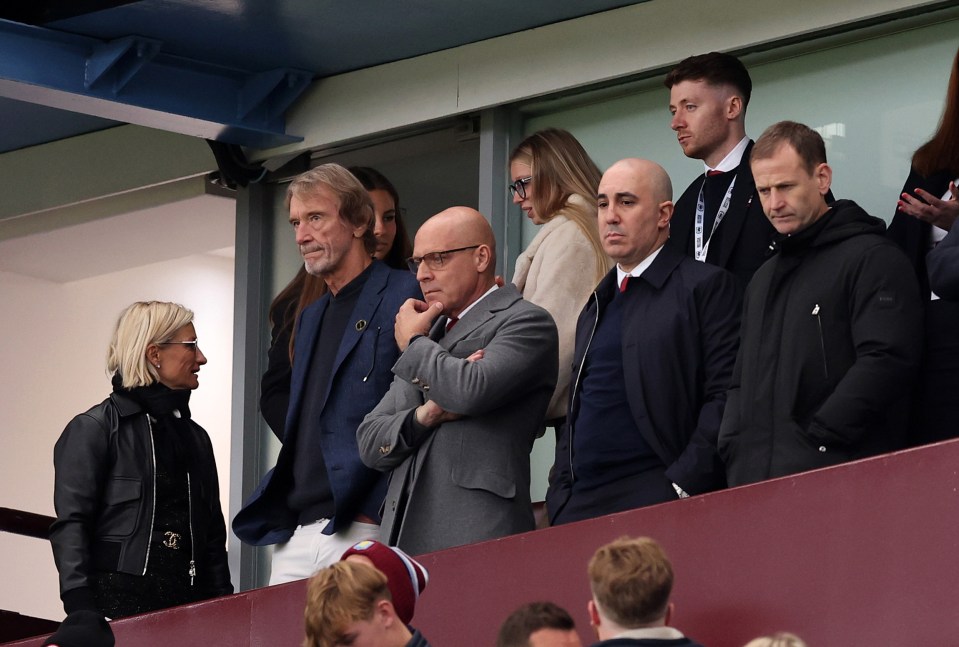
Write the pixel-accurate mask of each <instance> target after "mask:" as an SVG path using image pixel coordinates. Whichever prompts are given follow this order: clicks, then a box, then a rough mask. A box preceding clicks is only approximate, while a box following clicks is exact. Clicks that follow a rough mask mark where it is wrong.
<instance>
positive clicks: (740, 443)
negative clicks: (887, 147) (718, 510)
mask: <svg viewBox="0 0 959 647" xmlns="http://www.w3.org/2000/svg"><path fill="white" fill-rule="evenodd" d="M751 165H752V170H753V175H754V176H755V178H756V187H757V190H758V192H759V197H760V200H761V201H762V205H763V211H764V212H765V213H766V216H767V217H768V218H769V220H770V222H772V224H773V226H774V227H775V228H776V230H777V232H779V234H780V238H779V240H778V241H777V243H776V245H777V246H778V250H777V253H776V254H775V255H774V256H773V257H772V258H770V259H769V260H768V261H767V262H766V263H765V264H764V265H763V266H762V267H760V269H759V270H758V271H757V272H756V274H755V275H754V277H753V280H752V282H751V283H750V284H749V287H748V288H747V292H746V299H745V305H744V309H743V319H742V330H741V335H740V347H739V355H738V357H737V359H736V367H735V369H734V371H733V378H732V381H731V386H730V390H729V394H728V398H727V402H726V410H725V413H724V416H723V422H722V426H721V428H720V435H719V451H720V454H721V456H722V458H723V460H724V462H725V464H726V473H727V478H728V481H729V485H730V486H735V485H742V484H745V483H752V482H755V481H761V480H764V479H768V478H774V477H777V476H784V475H787V474H793V473H795V472H801V471H804V470H809V469H815V468H819V467H827V466H829V465H835V464H837V463H842V462H845V461H850V460H855V459H858V458H862V457H865V456H871V455H874V454H879V453H882V452H887V451H892V450H895V449H899V448H901V447H903V446H904V444H905V434H906V412H907V407H908V394H909V391H910V389H909V384H910V383H911V382H912V380H913V379H914V378H915V376H916V374H917V371H918V367H919V362H920V355H921V352H922V345H921V341H922V340H921V338H920V335H921V331H922V327H921V323H922V322H921V317H922V314H921V313H922V310H921V306H920V301H919V286H918V284H917V282H916V278H915V273H914V272H912V271H911V268H910V265H909V262H908V260H907V259H906V257H905V256H904V255H903V254H902V252H901V251H900V250H899V249H898V248H897V247H896V246H895V245H894V244H891V243H889V242H888V241H887V240H886V239H885V238H884V236H883V233H884V231H885V225H884V224H883V221H882V220H880V219H878V218H874V217H872V216H869V215H868V214H867V213H866V212H865V211H863V210H862V208H860V207H859V206H858V205H857V204H855V203H854V202H851V201H848V200H839V201H837V202H835V203H833V204H832V205H827V203H826V201H825V199H824V197H823V196H825V195H826V193H827V192H828V190H829V186H830V183H831V181H832V170H831V169H830V167H829V166H828V165H827V164H826V149H825V146H824V144H823V141H822V138H821V137H820V136H819V134H818V133H816V132H815V131H813V130H811V129H810V128H808V127H807V126H804V125H802V124H797V123H794V122H780V123H778V124H774V125H773V126H771V127H770V128H769V129H768V130H766V132H765V133H763V135H762V137H760V139H759V140H758V141H757V142H756V145H755V146H754V147H753V151H752V157H751Z"/></svg>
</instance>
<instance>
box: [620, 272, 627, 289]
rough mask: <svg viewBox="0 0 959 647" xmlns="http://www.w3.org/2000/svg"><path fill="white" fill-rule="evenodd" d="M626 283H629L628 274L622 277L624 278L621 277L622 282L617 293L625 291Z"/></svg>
mask: <svg viewBox="0 0 959 647" xmlns="http://www.w3.org/2000/svg"><path fill="white" fill-rule="evenodd" d="M627 283H629V274H627V275H626V276H624V277H623V282H622V283H620V284H619V291H620V292H625V291H626V284H627Z"/></svg>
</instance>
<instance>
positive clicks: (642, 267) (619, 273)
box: [616, 246, 662, 285]
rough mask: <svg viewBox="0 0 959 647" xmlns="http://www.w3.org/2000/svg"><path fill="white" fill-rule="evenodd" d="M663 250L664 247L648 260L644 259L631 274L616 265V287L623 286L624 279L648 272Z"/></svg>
mask: <svg viewBox="0 0 959 647" xmlns="http://www.w3.org/2000/svg"><path fill="white" fill-rule="evenodd" d="M661 249H662V246H660V247H659V248H658V249H657V250H656V251H655V252H653V253H652V254H650V255H649V256H647V257H646V258H644V259H643V260H642V262H641V263H640V264H639V265H637V266H636V267H634V268H633V269H631V270H630V271H629V272H627V271H626V270H624V269H623V268H622V267H620V266H619V263H616V285H622V284H623V279H624V278H626V277H627V276H640V275H641V274H642V273H643V272H645V271H646V268H648V267H649V266H650V265H652V264H653V261H654V260H656V257H657V256H659V252H660V250H661Z"/></svg>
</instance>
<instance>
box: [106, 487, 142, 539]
mask: <svg viewBox="0 0 959 647" xmlns="http://www.w3.org/2000/svg"><path fill="white" fill-rule="evenodd" d="M142 495H143V482H142V481H141V480H140V479H137V478H127V477H114V478H111V479H110V480H108V481H107V484H106V487H105V488H104V491H103V509H102V511H101V513H100V524H99V528H98V529H97V534H98V535H100V536H107V535H112V536H120V537H125V536H128V535H130V534H131V533H132V532H133V531H134V529H135V528H136V526H137V519H138V517H139V516H140V507H141V506H140V503H141V499H142Z"/></svg>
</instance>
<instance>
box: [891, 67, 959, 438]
mask: <svg viewBox="0 0 959 647" xmlns="http://www.w3.org/2000/svg"><path fill="white" fill-rule="evenodd" d="M957 185H959V51H957V52H956V56H955V57H954V58H953V61H952V73H951V75H950V76H949V86H948V89H947V90H946V106H945V109H944V110H943V114H942V119H941V120H940V122H939V128H938V129H937V130H936V133H935V134H934V135H933V136H932V138H931V139H930V140H929V141H927V142H926V143H925V144H923V145H922V146H920V147H919V148H918V149H917V150H916V152H915V153H914V154H913V156H912V168H911V170H910V172H909V177H908V179H907V180H906V184H905V185H904V186H903V188H902V193H901V194H900V197H899V201H898V203H897V209H896V215H895V216H894V217H893V219H892V223H890V225H889V229H888V231H887V233H886V235H887V236H888V237H889V238H890V239H892V240H893V241H895V242H896V243H897V244H898V245H899V246H900V247H902V249H903V251H905V252H906V256H908V257H909V260H910V261H911V262H912V264H913V266H914V267H915V268H916V274H917V276H918V278H919V285H920V286H921V288H922V291H923V294H922V296H923V302H924V303H925V310H926V312H925V315H926V316H925V330H923V331H919V330H917V331H916V334H917V335H922V336H923V339H924V352H923V367H922V372H921V376H920V379H919V382H918V384H917V385H916V390H915V391H914V400H913V407H912V416H911V418H912V419H911V420H910V425H909V426H910V444H911V445H922V444H925V443H931V442H937V441H940V440H946V439H948V438H954V437H956V436H959V425H957V423H956V421H957V420H959V399H957V398H956V397H955V396H954V394H955V393H956V391H957V390H959V336H957V335H956V331H957V330H959V302H957V301H949V300H946V299H940V298H939V296H938V295H936V294H935V293H934V292H933V291H932V290H931V289H930V287H929V277H928V275H927V273H926V254H928V253H929V251H930V250H931V249H932V248H933V247H935V246H936V245H937V244H938V243H939V241H941V240H942V239H943V238H944V237H945V236H946V233H947V232H948V231H949V230H950V229H951V228H952V227H953V226H955V222H956V219H957V217H959V202H957V201H956V199H955V196H956V186H957Z"/></svg>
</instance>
